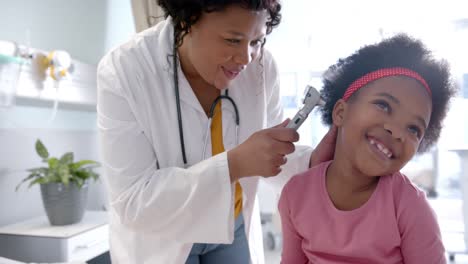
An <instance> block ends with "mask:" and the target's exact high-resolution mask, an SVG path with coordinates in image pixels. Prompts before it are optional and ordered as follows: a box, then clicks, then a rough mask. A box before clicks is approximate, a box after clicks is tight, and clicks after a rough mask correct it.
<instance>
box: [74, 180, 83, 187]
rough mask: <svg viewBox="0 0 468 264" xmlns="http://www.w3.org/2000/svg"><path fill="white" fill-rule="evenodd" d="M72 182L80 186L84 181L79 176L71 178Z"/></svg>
mask: <svg viewBox="0 0 468 264" xmlns="http://www.w3.org/2000/svg"><path fill="white" fill-rule="evenodd" d="M73 182H74V183H75V184H76V185H77V186H78V188H81V187H82V186H83V184H84V183H85V181H84V180H83V179H80V178H73Z"/></svg>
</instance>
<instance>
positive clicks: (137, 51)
mask: <svg viewBox="0 0 468 264" xmlns="http://www.w3.org/2000/svg"><path fill="white" fill-rule="evenodd" d="M171 23H172V22H171V20H170V19H167V20H166V21H163V22H161V23H159V24H158V25H156V26H155V27H153V28H150V29H148V30H146V31H144V32H142V33H140V34H138V35H136V36H135V37H134V38H133V39H132V40H131V41H129V42H127V43H126V44H124V45H122V46H120V47H117V48H116V49H114V50H112V51H111V52H110V53H109V54H107V55H106V56H105V57H104V58H103V59H102V60H101V62H100V63H99V66H98V105H97V111H98V127H99V135H100V137H99V141H100V149H101V154H102V162H103V164H104V167H105V175H104V182H105V184H106V187H107V188H108V192H109V200H110V212H109V214H110V232H111V235H110V239H111V244H110V245H111V256H112V261H113V263H115V264H131V263H135V264H144V263H148V264H150V263H151V264H154V263H162V264H168V263H185V260H186V259H187V256H188V254H189V252H190V249H191V247H192V244H193V243H231V242H232V241H233V238H234V237H233V235H234V208H233V204H234V202H233V200H234V191H233V190H234V185H233V184H231V183H230V179H229V170H228V163H227V155H226V152H224V153H221V154H218V155H216V156H214V157H211V143H210V142H208V144H207V148H206V149H207V151H206V152H207V153H202V150H203V144H204V139H205V136H206V133H209V131H207V129H206V128H207V122H208V118H207V116H206V114H205V112H204V111H203V109H202V107H201V105H200V103H199V102H198V100H197V98H196V97H195V94H194V93H193V91H192V89H191V88H190V86H189V84H188V82H187V80H186V79H185V77H184V74H183V73H182V71H181V70H180V67H179V69H178V71H179V83H180V88H179V89H180V101H181V109H182V119H183V132H184V139H185V140H184V141H185V149H186V152H187V159H188V163H189V167H188V168H186V169H184V165H183V162H182V155H181V148H180V140H179V133H178V123H177V111H176V101H175V94H174V84H173V70H172V57H169V56H168V55H169V54H172V43H173V29H172V26H171ZM229 95H230V96H231V97H232V98H233V99H234V101H235V102H236V103H237V106H238V108H239V117H240V129H239V142H240V143H241V142H243V141H245V140H246V139H247V138H248V137H249V136H250V135H252V133H254V132H256V131H258V130H260V129H263V128H266V127H271V126H273V125H277V124H279V123H280V122H281V121H282V108H281V104H280V94H279V86H278V74H277V69H276V65H275V63H274V61H273V58H272V57H271V55H270V53H268V52H266V51H265V52H264V54H263V57H262V58H261V59H259V60H256V61H254V62H252V63H251V64H250V65H249V66H247V69H246V70H244V71H243V72H242V73H241V74H240V75H239V76H238V77H237V78H236V79H235V80H234V81H233V82H232V84H231V85H230V86H229ZM222 112H223V120H222V122H223V138H224V146H225V149H226V150H229V149H232V148H233V147H235V145H236V139H235V123H234V112H233V108H232V107H231V105H230V104H229V103H227V101H223V103H222ZM208 138H210V137H208ZM310 153H311V148H305V147H304V148H300V147H298V148H296V151H295V153H294V154H292V155H290V156H289V157H288V163H287V164H286V165H285V166H284V167H283V173H282V174H283V176H277V177H275V178H274V179H272V182H276V183H277V184H279V185H282V184H284V182H285V181H286V180H287V178H288V177H289V176H291V175H293V174H295V173H297V172H300V171H303V170H305V169H306V168H307V167H308V163H309V157H310ZM203 155H206V157H207V158H206V159H205V160H204V158H203ZM249 158H251V159H253V160H255V157H249ZM158 166H159V169H158ZM259 178H260V177H249V178H244V179H242V180H241V181H240V183H241V186H242V189H243V202H244V206H243V215H244V219H245V231H246V234H247V237H248V240H249V248H250V253H251V259H252V263H261V264H262V263H264V260H263V258H264V256H263V242H262V232H261V225H260V216H259V208H258V201H257V198H256V191H257V184H258V180H259Z"/></svg>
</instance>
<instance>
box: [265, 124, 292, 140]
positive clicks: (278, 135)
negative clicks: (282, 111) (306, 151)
mask: <svg viewBox="0 0 468 264" xmlns="http://www.w3.org/2000/svg"><path fill="white" fill-rule="evenodd" d="M265 133H267V134H268V135H269V136H271V137H272V138H274V139H276V140H279V141H286V142H297V141H299V133H297V131H296V130H294V129H292V128H285V127H275V128H269V129H267V130H266V131H265Z"/></svg>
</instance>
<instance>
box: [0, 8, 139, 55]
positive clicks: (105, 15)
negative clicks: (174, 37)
mask: <svg viewBox="0 0 468 264" xmlns="http://www.w3.org/2000/svg"><path fill="white" fill-rule="evenodd" d="M0 10H1V11H2V12H1V15H0V25H2V30H1V31H0V39H2V40H10V41H15V42H17V43H20V44H25V45H30V46H32V47H34V48H37V49H40V50H56V49H63V50H66V51H68V52H69V53H70V54H71V55H72V57H73V58H75V59H77V60H80V61H82V62H85V63H90V64H97V63H98V62H99V59H100V58H101V57H102V56H103V55H104V53H105V52H106V51H107V50H108V49H109V48H110V47H113V46H115V45H117V44H118V43H121V42H123V41H124V40H126V39H128V38H129V37H130V36H131V35H132V34H133V33H134V23H133V18H132V14H131V6H130V0H67V1H58V0H41V1H36V0H15V1H7V0H0Z"/></svg>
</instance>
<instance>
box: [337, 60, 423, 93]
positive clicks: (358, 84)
mask: <svg viewBox="0 0 468 264" xmlns="http://www.w3.org/2000/svg"><path fill="white" fill-rule="evenodd" d="M395 75H404V76H408V77H411V78H413V79H415V80H418V81H419V82H420V83H421V84H422V85H423V86H424V88H426V91H427V92H428V93H429V96H432V92H431V89H430V88H429V85H427V82H426V80H424V78H423V77H421V75H419V74H418V73H417V72H415V71H412V70H410V69H407V68H400V67H396V68H384V69H379V70H376V71H373V72H370V73H368V74H366V75H364V76H362V77H361V78H359V79H357V80H355V81H354V82H353V83H352V84H351V85H350V86H349V87H348V89H346V91H345V93H344V95H343V100H345V101H347V100H348V99H349V97H351V95H352V94H353V93H354V92H356V91H357V90H359V89H360V88H362V87H363V86H365V85H367V84H368V83H370V82H372V81H375V80H377V79H380V78H384V77H388V76H395Z"/></svg>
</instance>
